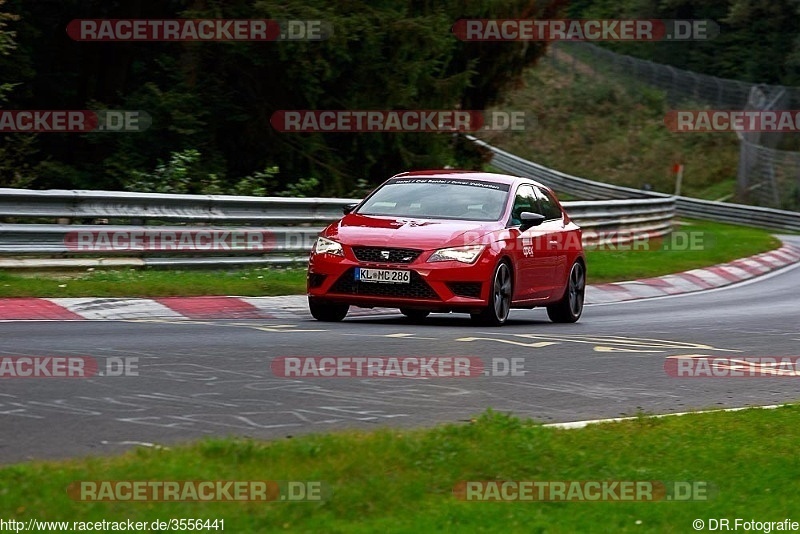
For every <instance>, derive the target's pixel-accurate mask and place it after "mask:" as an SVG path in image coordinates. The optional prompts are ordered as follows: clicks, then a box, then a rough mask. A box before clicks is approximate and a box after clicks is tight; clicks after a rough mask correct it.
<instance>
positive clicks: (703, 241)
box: [586, 221, 780, 284]
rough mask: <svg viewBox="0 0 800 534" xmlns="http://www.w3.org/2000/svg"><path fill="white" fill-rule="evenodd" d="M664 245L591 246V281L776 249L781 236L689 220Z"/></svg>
mask: <svg viewBox="0 0 800 534" xmlns="http://www.w3.org/2000/svg"><path fill="white" fill-rule="evenodd" d="M692 243H693V244H694V245H692ZM662 245H663V246H661V247H659V246H658V244H657V243H653V244H652V245H651V248H655V249H656V250H647V251H644V250H642V249H640V250H610V249H605V248H598V249H597V250H587V251H586V262H587V266H588V275H589V278H588V281H589V283H590V284H598V283H605V282H617V281H620V280H636V279H640V278H648V277H651V276H661V275H665V274H670V273H676V272H681V271H688V270H691V269H698V268H701V267H708V266H710V265H716V264H718V263H725V262H728V261H732V260H735V259H737V258H744V257H747V256H752V255H754V254H759V253H761V252H767V251H769V250H773V249H775V248H777V247H779V246H780V240H779V239H778V238H776V237H774V236H773V235H771V234H770V233H769V232H768V231H766V230H761V229H758V228H749V227H746V226H735V225H731V224H724V223H715V222H708V221H685V224H681V225H679V226H676V227H675V230H674V231H673V234H672V235H671V236H670V237H668V238H666V239H665V240H664V241H663V243H662ZM629 248H631V249H632V248H634V246H633V245H632V246H631V247H629ZM698 248H699V250H698Z"/></svg>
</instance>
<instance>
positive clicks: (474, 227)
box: [322, 213, 503, 250]
mask: <svg viewBox="0 0 800 534" xmlns="http://www.w3.org/2000/svg"><path fill="white" fill-rule="evenodd" d="M502 227H503V226H502V225H501V224H500V223H499V222H497V221H492V222H477V221H462V220H459V221H451V220H442V219H415V218H411V217H378V216H370V215H359V214H357V213H351V214H349V215H345V216H344V217H343V218H342V219H341V220H340V221H339V222H337V223H334V224H332V225H330V226H329V227H328V228H326V229H325V231H324V232H323V234H322V235H323V236H325V237H328V238H330V239H334V240H336V241H338V242H340V243H342V244H345V245H350V246H375V247H399V248H417V249H423V250H425V249H435V248H442V247H448V246H459V245H467V244H470V243H472V242H474V241H476V240H477V239H478V238H480V237H482V236H484V235H485V234H487V233H489V232H492V231H494V230H498V229H500V228H502Z"/></svg>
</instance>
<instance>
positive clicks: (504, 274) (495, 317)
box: [471, 261, 514, 326]
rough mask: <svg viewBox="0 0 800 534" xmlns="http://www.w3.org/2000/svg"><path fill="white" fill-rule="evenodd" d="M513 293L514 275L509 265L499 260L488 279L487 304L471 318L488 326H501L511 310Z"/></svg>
mask: <svg viewBox="0 0 800 534" xmlns="http://www.w3.org/2000/svg"><path fill="white" fill-rule="evenodd" d="M513 294H514V276H513V273H512V272H511V266H510V265H509V264H508V262H506V261H501V262H500V263H498V264H497V267H495V268H494V272H493V273H492V278H491V279H490V280H489V304H488V306H486V308H484V310H483V311H481V312H480V313H473V314H471V315H472V320H473V321H476V322H479V323H481V324H485V325H489V326H501V325H503V324H505V322H506V320H507V319H508V314H509V312H510V311H511V297H512V296H513Z"/></svg>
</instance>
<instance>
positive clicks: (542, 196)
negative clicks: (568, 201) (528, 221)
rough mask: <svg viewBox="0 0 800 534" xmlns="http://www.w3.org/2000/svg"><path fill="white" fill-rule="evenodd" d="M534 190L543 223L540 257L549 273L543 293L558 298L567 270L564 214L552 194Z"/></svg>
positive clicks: (545, 190) (565, 279) (564, 285)
mask: <svg viewBox="0 0 800 534" xmlns="http://www.w3.org/2000/svg"><path fill="white" fill-rule="evenodd" d="M535 190H536V197H537V200H538V202H539V210H540V211H539V213H541V214H542V215H544V221H543V222H542V224H541V225H540V229H541V232H542V234H541V235H542V237H541V239H542V240H543V242H544V243H543V245H544V247H543V248H544V249H545V250H544V251H543V252H542V256H543V262H544V263H545V264H546V265H547V267H546V269H547V272H548V273H549V278H548V281H547V283H546V284H545V285H546V286H547V289H546V290H545V292H546V293H547V296H550V297H555V298H558V297H560V296H561V292H562V291H563V289H564V287H566V281H567V274H568V268H569V266H568V265H567V243H566V240H567V238H568V235H567V231H566V225H565V224H564V213H563V212H562V211H561V208H560V207H559V204H558V202H557V201H556V199H555V196H554V195H553V193H552V192H550V191H549V190H547V189H545V188H540V187H536V188H535Z"/></svg>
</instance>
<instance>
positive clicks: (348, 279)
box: [308, 170, 586, 325]
mask: <svg viewBox="0 0 800 534" xmlns="http://www.w3.org/2000/svg"><path fill="white" fill-rule="evenodd" d="M344 212H345V216H344V217H343V218H342V219H340V220H339V221H337V222H335V223H333V224H331V225H329V226H328V227H327V228H325V230H323V231H322V233H321V234H320V236H319V237H318V238H317V242H316V243H315V245H314V247H313V249H312V250H311V257H310V259H309V265H308V304H309V308H310V310H311V315H312V316H313V317H314V318H316V319H318V320H320V321H341V320H342V319H344V317H345V316H346V315H347V312H348V310H349V308H350V306H353V305H354V306H360V307H366V308H371V307H375V306H380V307H391V308H399V309H400V312H401V313H403V314H404V315H406V316H408V317H409V318H411V319H413V320H422V319H424V318H425V317H426V316H427V315H428V314H429V313H431V312H465V313H470V314H471V315H472V317H473V319H476V320H478V321H481V322H483V323H487V324H491V325H502V324H503V323H505V322H506V320H507V318H508V313H509V310H510V309H511V308H533V307H537V306H546V307H547V314H548V315H549V316H550V319H551V320H552V321H555V322H560V323H572V322H575V321H577V320H578V319H579V318H580V316H581V313H582V311H583V297H584V290H585V287H586V259H585V257H584V254H583V247H582V246H581V229H580V228H579V227H578V226H577V225H576V224H575V223H573V222H571V221H570V219H569V216H568V215H567V214H566V213H565V212H564V210H563V209H562V207H561V204H560V203H559V202H558V200H557V199H556V197H555V195H554V194H553V192H552V191H551V190H550V189H548V188H547V187H545V186H543V185H542V184H539V183H537V182H535V181H533V180H530V179H528V178H519V177H515V176H506V175H502V174H488V173H479V172H469V171H451V170H445V171H420V172H409V173H403V174H398V175H397V176H394V177H392V178H390V179H389V180H387V181H386V182H384V183H383V184H382V185H381V186H380V187H378V188H377V189H376V190H375V191H373V192H372V194H370V195H369V196H368V197H367V198H366V199H364V200H363V201H362V202H361V203H359V204H354V205H351V206H347V207H346V208H345V209H344Z"/></svg>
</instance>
